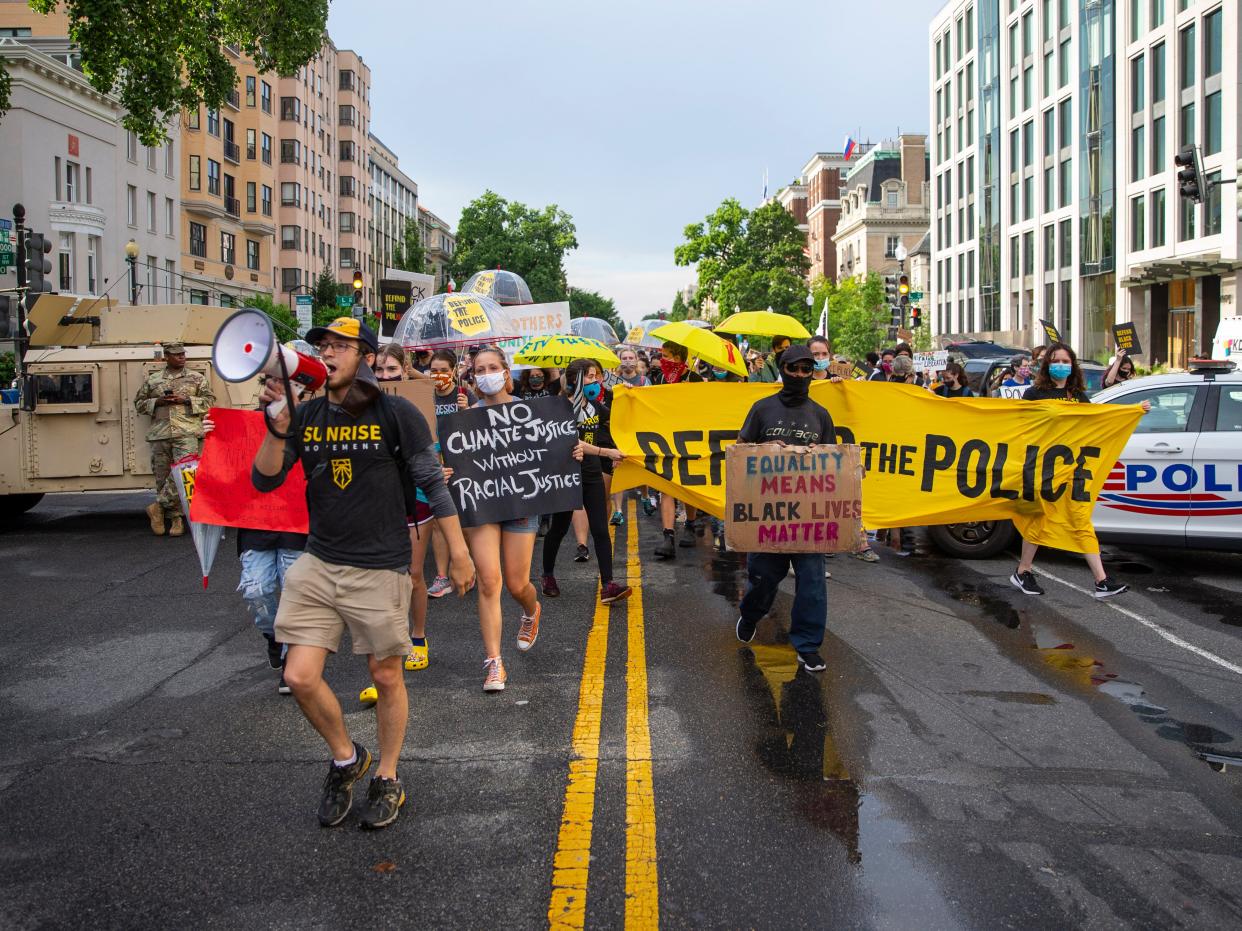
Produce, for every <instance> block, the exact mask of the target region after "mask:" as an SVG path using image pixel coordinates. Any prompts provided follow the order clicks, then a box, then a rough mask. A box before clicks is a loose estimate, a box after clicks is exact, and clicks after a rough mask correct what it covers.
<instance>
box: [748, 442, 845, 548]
mask: <svg viewBox="0 0 1242 931" xmlns="http://www.w3.org/2000/svg"><path fill="white" fill-rule="evenodd" d="M862 477H863V476H862V465H861V463H860V461H859V450H858V447H857V446H835V445H834V446H829V445H820V446H785V445H784V444H782V443H736V444H734V445H733V446H730V447H729V448H728V450H726V451H725V539H726V540H727V541H728V544H729V545H730V546H731V547H733V548H734V549H735V550H738V551H739V552H743V553H852V552H854V551H855V550H857V549H858V548H859V541H860V536H861V533H862Z"/></svg>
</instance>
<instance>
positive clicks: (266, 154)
mask: <svg viewBox="0 0 1242 931" xmlns="http://www.w3.org/2000/svg"><path fill="white" fill-rule="evenodd" d="M262 141H263V144H262V147H261V148H260V152H261V153H262V156H263V164H264V165H270V164H272V137H271V136H269V135H268V134H267V133H263V135H262Z"/></svg>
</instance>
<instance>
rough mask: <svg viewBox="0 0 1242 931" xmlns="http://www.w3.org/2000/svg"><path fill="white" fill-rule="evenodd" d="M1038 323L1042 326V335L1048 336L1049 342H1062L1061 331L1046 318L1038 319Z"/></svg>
mask: <svg viewBox="0 0 1242 931" xmlns="http://www.w3.org/2000/svg"><path fill="white" fill-rule="evenodd" d="M1039 325H1040V326H1041V327H1043V328H1044V335H1045V336H1046V337H1048V342H1049V343H1063V342H1065V340H1064V339H1063V338H1062V337H1061V331H1060V330H1058V329H1057V328H1056V326H1055V325H1053V324H1051V323H1049V322H1048V321H1047V320H1040V321H1039Z"/></svg>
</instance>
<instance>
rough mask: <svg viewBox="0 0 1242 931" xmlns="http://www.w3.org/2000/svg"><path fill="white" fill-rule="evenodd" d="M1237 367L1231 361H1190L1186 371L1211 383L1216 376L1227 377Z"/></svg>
mask: <svg viewBox="0 0 1242 931" xmlns="http://www.w3.org/2000/svg"><path fill="white" fill-rule="evenodd" d="M1237 367H1238V365H1237V363H1236V362H1234V361H1233V360H1231V359H1191V360H1190V365H1189V366H1188V368H1187V371H1189V372H1190V374H1192V375H1202V376H1204V377H1205V378H1206V379H1207V380H1209V381H1211V380H1212V379H1213V378H1215V377H1216V376H1217V375H1227V374H1229V373H1230V372H1232V371H1234V370H1235V369H1236V368H1237Z"/></svg>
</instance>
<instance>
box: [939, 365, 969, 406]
mask: <svg viewBox="0 0 1242 931" xmlns="http://www.w3.org/2000/svg"><path fill="white" fill-rule="evenodd" d="M934 393H935V394H938V395H940V397H942V398H973V397H974V396H975V393H974V392H973V391H971V390H970V386H969V385H967V384H966V370H965V369H964V368H962V364H961V363H960V362H949V363H948V364H947V365H945V367H944V371H943V372H941V374H940V385H939V386H938V387H937V388H936V390H935V392H934Z"/></svg>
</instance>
